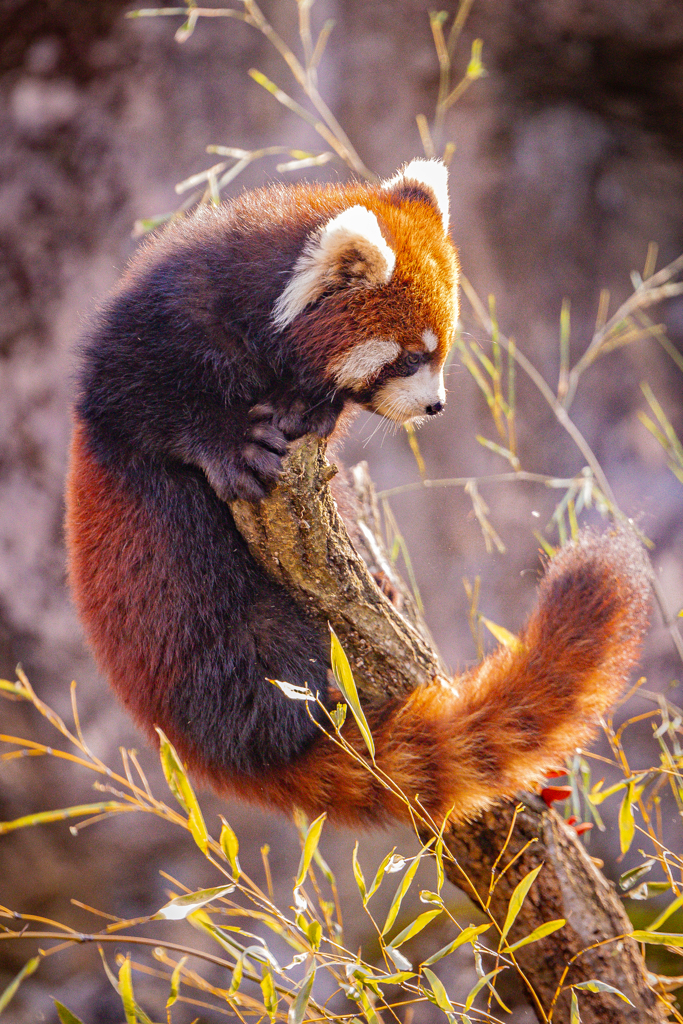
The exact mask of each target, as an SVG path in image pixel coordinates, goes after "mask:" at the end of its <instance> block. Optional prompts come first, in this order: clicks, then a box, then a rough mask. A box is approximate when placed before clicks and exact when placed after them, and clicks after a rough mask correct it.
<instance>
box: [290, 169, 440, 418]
mask: <svg viewBox="0 0 683 1024" xmlns="http://www.w3.org/2000/svg"><path fill="white" fill-rule="evenodd" d="M345 195H347V196H348V201H349V205H347V206H346V208H345V209H342V210H341V212H339V213H338V214H337V215H336V216H334V217H332V218H331V219H328V220H327V221H326V222H323V223H322V225H320V226H319V227H318V228H317V229H316V230H315V231H314V232H313V233H312V234H311V235H310V236H309V238H308V240H307V242H306V244H305V246H304V249H303V251H302V253H301V255H300V256H299V258H298V260H297V261H296V263H295V266H294V270H293V273H292V275H291V278H290V280H289V282H288V283H287V285H286V287H285V288H284V290H283V292H282V293H281V294H280V296H279V298H278V300H277V302H276V304H275V307H274V310H273V322H274V325H275V326H276V327H277V328H280V329H282V328H289V329H290V331H291V335H292V339H293V341H294V342H296V343H298V344H300V345H301V346H302V347H304V348H305V349H306V351H307V353H308V354H309V356H313V357H314V358H315V359H316V361H317V362H318V363H319V364H320V363H322V364H324V366H323V367H322V369H323V370H324V373H325V375H326V377H327V379H328V381H329V383H330V385H331V387H333V388H337V389H340V390H343V391H344V392H345V393H346V394H347V395H348V396H349V398H350V399H351V400H352V401H355V402H356V403H357V404H358V405H361V406H362V407H364V408H366V409H369V410H371V411H372V412H376V413H379V414H380V415H381V416H385V417H387V418H388V419H391V420H394V421H396V422H397V423H407V422H408V421H410V420H415V419H419V418H422V417H424V416H432V415H435V414H436V413H438V412H440V411H441V410H442V409H443V406H444V403H445V399H446V393H445V388H444V380H443V366H444V361H445V358H446V355H447V353H448V350H449V348H450V345H451V344H452V341H453V336H454V333H455V327H456V322H457V318H458V293H457V285H458V264H457V257H456V253H455V249H454V247H453V245H452V243H451V241H450V239H449V237H448V234H447V228H448V191H447V170H446V168H445V167H444V165H443V164H442V163H440V162H438V161H427V160H414V161H412V163H410V164H408V166H407V167H406V168H405V169H404V170H403V171H401V172H399V173H398V174H397V175H396V176H395V177H394V178H392V179H391V180H390V181H387V182H385V183H383V184H381V185H379V186H374V187H369V186H351V187H349V188H348V189H347V190H346V192H345ZM290 325H291V327H290Z"/></svg>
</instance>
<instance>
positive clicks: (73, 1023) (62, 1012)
mask: <svg viewBox="0 0 683 1024" xmlns="http://www.w3.org/2000/svg"><path fill="white" fill-rule="evenodd" d="M55 1010H56V1011H57V1016H58V1017H59V1022H60V1024H83V1021H82V1020H81V1018H80V1017H77V1016H76V1014H75V1013H72V1012H71V1010H70V1009H69V1008H68V1007H66V1006H64V1004H63V1003H60V1002H59V1000H58V999H55Z"/></svg>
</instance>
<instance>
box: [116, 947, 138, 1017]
mask: <svg viewBox="0 0 683 1024" xmlns="http://www.w3.org/2000/svg"><path fill="white" fill-rule="evenodd" d="M119 995H120V996H121V1002H122V1003H123V1012H124V1013H125V1015H126V1024H138V1015H137V1013H136V1007H135V996H134V995H133V979H132V976H131V969H130V957H128V956H127V957H126V959H125V960H124V961H123V963H122V964H121V967H120V968H119Z"/></svg>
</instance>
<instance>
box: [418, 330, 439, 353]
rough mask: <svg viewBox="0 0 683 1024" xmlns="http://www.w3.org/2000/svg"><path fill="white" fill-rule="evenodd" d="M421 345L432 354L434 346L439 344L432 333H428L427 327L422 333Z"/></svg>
mask: <svg viewBox="0 0 683 1024" xmlns="http://www.w3.org/2000/svg"><path fill="white" fill-rule="evenodd" d="M422 344H423V345H424V347H425V348H426V349H427V351H428V352H434V350H435V349H436V346H437V345H438V344H439V339H438V338H437V336H436V335H435V334H434V331H430V329H429V327H426V328H425V330H424V331H423V332H422Z"/></svg>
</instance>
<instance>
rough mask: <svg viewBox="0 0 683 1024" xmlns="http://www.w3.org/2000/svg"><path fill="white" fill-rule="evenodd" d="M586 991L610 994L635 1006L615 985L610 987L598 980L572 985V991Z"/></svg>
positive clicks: (592, 979) (593, 979)
mask: <svg viewBox="0 0 683 1024" xmlns="http://www.w3.org/2000/svg"><path fill="white" fill-rule="evenodd" d="M579 988H580V989H585V990H586V991H587V992H609V993H611V995H613V996H618V997H619V999H623V1000H624V1002H625V1003H628V1005H629V1006H633V1003H632V1002H631V1000H630V999H627V998H626V996H625V995H624V993H623V992H620V991H619V989H618V988H615V987H614V985H608V984H607V982H606V981H598V980H597V978H591V979H590V981H579V982H577V984H576V985H572V989H579Z"/></svg>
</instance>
